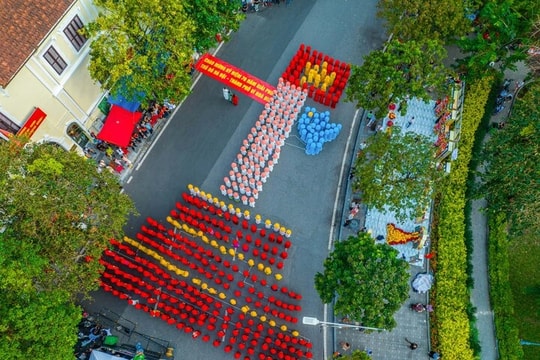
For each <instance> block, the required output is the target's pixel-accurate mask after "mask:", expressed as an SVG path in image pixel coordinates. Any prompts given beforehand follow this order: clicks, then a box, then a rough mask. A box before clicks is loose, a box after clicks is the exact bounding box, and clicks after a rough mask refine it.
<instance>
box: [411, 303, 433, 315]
mask: <svg viewBox="0 0 540 360" xmlns="http://www.w3.org/2000/svg"><path fill="white" fill-rule="evenodd" d="M410 308H411V310H412V311H416V312H419V313H421V312H424V311H427V312H432V311H433V306H431V305H429V304H428V305H424V304H422V303H414V304H411V305H410Z"/></svg>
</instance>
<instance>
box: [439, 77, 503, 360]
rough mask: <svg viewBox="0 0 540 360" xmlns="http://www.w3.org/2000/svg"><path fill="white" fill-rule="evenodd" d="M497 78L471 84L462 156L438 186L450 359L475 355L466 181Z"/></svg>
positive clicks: (443, 339) (444, 341) (443, 344)
mask: <svg viewBox="0 0 540 360" xmlns="http://www.w3.org/2000/svg"><path fill="white" fill-rule="evenodd" d="M492 82H493V79H492V78H485V79H482V80H479V81H477V82H476V83H475V84H472V85H471V86H470V87H469V88H468V90H467V93H466V96H465V103H464V106H463V121H462V126H461V138H460V141H459V154H458V158H457V159H456V160H455V161H454V162H452V171H451V173H450V174H449V175H448V176H447V177H446V178H445V179H444V180H443V181H442V182H441V184H440V187H439V200H440V202H439V206H438V208H437V209H436V211H437V212H438V224H437V229H436V231H435V232H436V234H437V239H436V241H437V272H436V273H435V277H436V284H437V289H436V298H435V299H434V300H435V314H434V319H436V323H434V324H432V326H434V327H436V328H437V332H436V333H437V336H438V338H437V339H434V340H435V341H436V343H437V347H438V348H439V350H440V351H441V353H442V354H444V358H445V359H460V360H467V359H474V358H475V356H474V354H473V350H472V348H471V344H470V324H469V318H468V315H467V308H468V306H469V303H470V294H469V289H468V287H467V282H468V275H467V248H466V246H465V212H464V208H465V203H466V186H467V177H468V173H469V162H470V160H471V149H472V147H473V144H474V135H475V132H476V130H477V128H478V126H479V124H480V122H481V120H482V117H483V115H484V111H485V106H486V102H487V99H488V97H489V91H490V89H491V84H492Z"/></svg>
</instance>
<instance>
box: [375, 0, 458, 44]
mask: <svg viewBox="0 0 540 360" xmlns="http://www.w3.org/2000/svg"><path fill="white" fill-rule="evenodd" d="M465 5H466V4H465V2H464V1H454V0H438V1H434V0H429V1H425V0H409V1H402V0H381V1H379V16H380V17H382V18H384V19H385V20H386V26H387V29H388V32H389V33H393V34H394V36H396V37H398V38H399V39H402V40H404V41H409V40H419V41H422V40H427V39H440V40H443V41H445V40H450V39H454V38H456V37H461V36H463V35H464V34H465V33H466V31H467V30H468V20H467V19H466V17H465V11H466V10H465Z"/></svg>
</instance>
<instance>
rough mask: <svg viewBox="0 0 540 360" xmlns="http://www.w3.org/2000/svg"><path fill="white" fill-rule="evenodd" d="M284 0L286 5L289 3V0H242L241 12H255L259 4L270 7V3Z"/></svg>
mask: <svg viewBox="0 0 540 360" xmlns="http://www.w3.org/2000/svg"><path fill="white" fill-rule="evenodd" d="M281 2H284V3H285V4H286V5H289V4H290V3H291V0H242V12H244V13H247V12H257V11H259V10H260V8H261V6H262V7H263V8H264V7H271V6H272V5H279V4H280V3H281Z"/></svg>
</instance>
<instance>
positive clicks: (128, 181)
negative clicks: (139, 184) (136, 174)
mask: <svg viewBox="0 0 540 360" xmlns="http://www.w3.org/2000/svg"><path fill="white" fill-rule="evenodd" d="M131 180H133V176H130V177H129V178H128V179H127V181H126V183H128V184H129V183H130V182H131Z"/></svg>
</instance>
